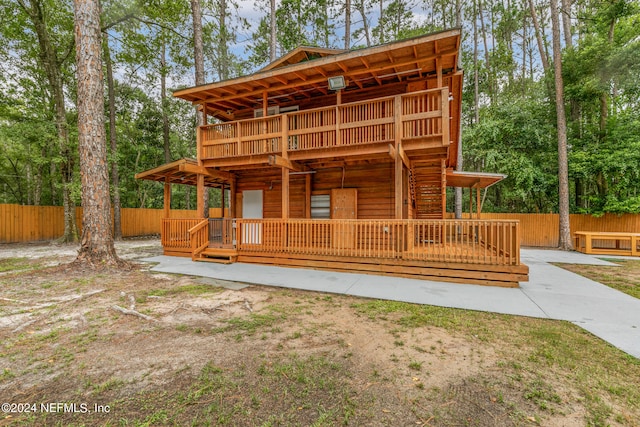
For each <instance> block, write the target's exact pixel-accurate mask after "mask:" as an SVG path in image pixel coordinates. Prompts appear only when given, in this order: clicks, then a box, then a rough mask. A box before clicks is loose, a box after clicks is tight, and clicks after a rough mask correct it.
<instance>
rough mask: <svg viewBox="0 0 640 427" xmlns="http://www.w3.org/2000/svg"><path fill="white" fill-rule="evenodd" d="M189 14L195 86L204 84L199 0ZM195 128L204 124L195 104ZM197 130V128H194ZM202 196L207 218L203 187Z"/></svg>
mask: <svg viewBox="0 0 640 427" xmlns="http://www.w3.org/2000/svg"><path fill="white" fill-rule="evenodd" d="M191 16H192V19H193V61H194V66H195V82H196V86H200V85H203V84H204V44H203V40H202V9H201V7H200V0H191ZM195 113H196V129H197V128H198V127H199V126H202V125H203V124H204V117H203V114H202V112H200V111H198V107H197V106H196V111H195ZM196 131H198V130H196ZM202 196H203V199H204V200H203V212H201V213H200V215H201V216H202V217H203V218H209V191H208V189H207V188H205V189H204V194H203V195H202Z"/></svg>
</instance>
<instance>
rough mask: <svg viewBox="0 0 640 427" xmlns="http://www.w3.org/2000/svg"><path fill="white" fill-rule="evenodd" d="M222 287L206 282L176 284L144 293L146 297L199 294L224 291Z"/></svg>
mask: <svg viewBox="0 0 640 427" xmlns="http://www.w3.org/2000/svg"><path fill="white" fill-rule="evenodd" d="M222 290H223V289H222V288H220V287H217V286H211V285H205V284H190V285H184V286H176V287H174V288H169V289H152V290H149V291H147V292H145V293H144V297H150V296H156V297H167V296H173V295H180V294H188V295H193V296H199V295H204V294H210V293H219V292H222Z"/></svg>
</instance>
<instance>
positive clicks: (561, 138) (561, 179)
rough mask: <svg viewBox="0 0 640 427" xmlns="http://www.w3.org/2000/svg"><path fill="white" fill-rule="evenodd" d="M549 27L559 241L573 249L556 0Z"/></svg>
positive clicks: (563, 246) (556, 0) (568, 248)
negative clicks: (554, 88) (555, 140)
mask: <svg viewBox="0 0 640 427" xmlns="http://www.w3.org/2000/svg"><path fill="white" fill-rule="evenodd" d="M551 27H552V34H553V66H554V72H555V87H556V118H557V128H558V213H559V214H560V215H559V216H560V229H559V232H560V242H559V247H560V249H563V250H571V249H573V243H572V241H571V226H570V223H569V166H568V159H567V123H566V116H565V111H564V81H563V79H562V50H561V47H560V22H559V20H558V0H551Z"/></svg>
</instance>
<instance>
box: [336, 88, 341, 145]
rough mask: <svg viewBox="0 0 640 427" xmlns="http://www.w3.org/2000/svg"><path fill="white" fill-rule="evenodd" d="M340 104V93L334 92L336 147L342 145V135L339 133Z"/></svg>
mask: <svg viewBox="0 0 640 427" xmlns="http://www.w3.org/2000/svg"><path fill="white" fill-rule="evenodd" d="M341 104H342V91H341V90H339V91H337V92H336V145H342V133H341V132H340V126H341V123H340V105H341Z"/></svg>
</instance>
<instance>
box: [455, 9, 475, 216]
mask: <svg viewBox="0 0 640 427" xmlns="http://www.w3.org/2000/svg"><path fill="white" fill-rule="evenodd" d="M474 19H475V17H474ZM456 27H458V28H461V27H462V7H461V6H460V0H456ZM462 162H463V157H462V132H458V157H457V159H456V170H457V171H461V170H462ZM453 204H454V211H455V216H456V219H460V218H462V187H456V189H455V195H454V203H453Z"/></svg>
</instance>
